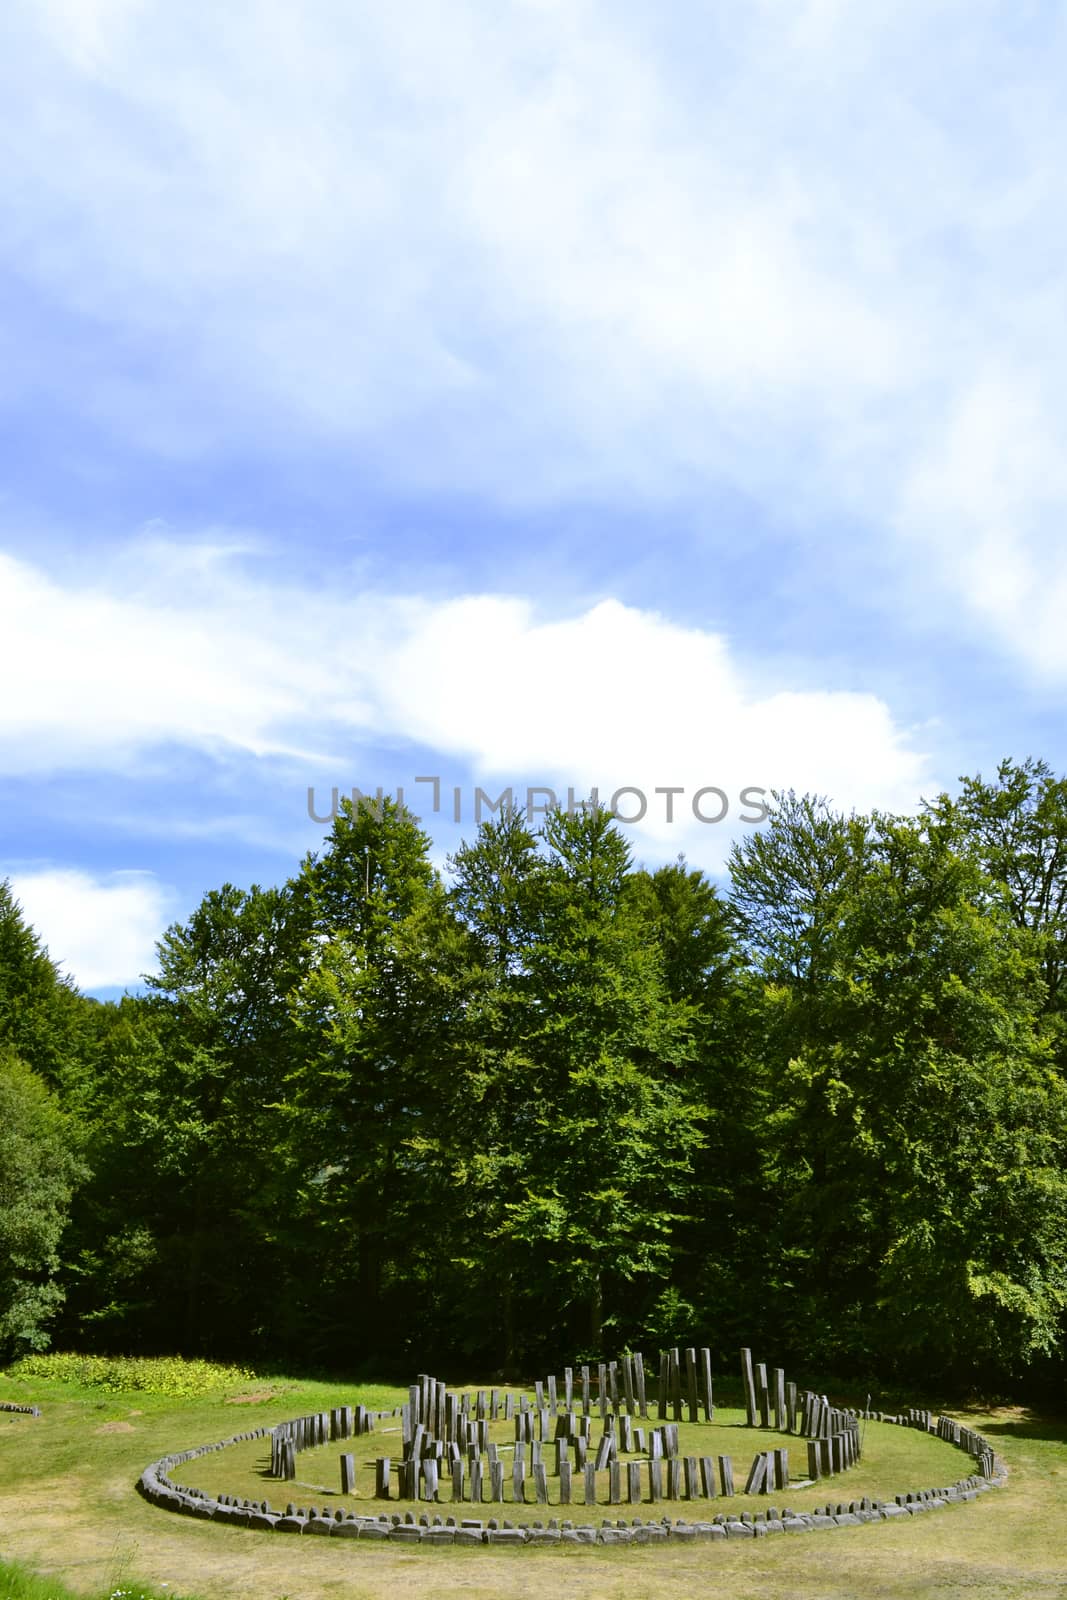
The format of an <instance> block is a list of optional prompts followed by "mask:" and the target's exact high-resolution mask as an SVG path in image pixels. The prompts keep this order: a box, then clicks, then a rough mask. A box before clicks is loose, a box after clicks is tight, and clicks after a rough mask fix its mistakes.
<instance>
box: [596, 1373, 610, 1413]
mask: <svg viewBox="0 0 1067 1600" xmlns="http://www.w3.org/2000/svg"><path fill="white" fill-rule="evenodd" d="M596 1379H597V1398H598V1400H599V1401H600V1415H601V1416H602V1417H606V1416H607V1414H608V1369H607V1367H606V1366H605V1365H604V1363H603V1361H601V1362H600V1363H599V1365H598V1366H597V1369H596Z"/></svg>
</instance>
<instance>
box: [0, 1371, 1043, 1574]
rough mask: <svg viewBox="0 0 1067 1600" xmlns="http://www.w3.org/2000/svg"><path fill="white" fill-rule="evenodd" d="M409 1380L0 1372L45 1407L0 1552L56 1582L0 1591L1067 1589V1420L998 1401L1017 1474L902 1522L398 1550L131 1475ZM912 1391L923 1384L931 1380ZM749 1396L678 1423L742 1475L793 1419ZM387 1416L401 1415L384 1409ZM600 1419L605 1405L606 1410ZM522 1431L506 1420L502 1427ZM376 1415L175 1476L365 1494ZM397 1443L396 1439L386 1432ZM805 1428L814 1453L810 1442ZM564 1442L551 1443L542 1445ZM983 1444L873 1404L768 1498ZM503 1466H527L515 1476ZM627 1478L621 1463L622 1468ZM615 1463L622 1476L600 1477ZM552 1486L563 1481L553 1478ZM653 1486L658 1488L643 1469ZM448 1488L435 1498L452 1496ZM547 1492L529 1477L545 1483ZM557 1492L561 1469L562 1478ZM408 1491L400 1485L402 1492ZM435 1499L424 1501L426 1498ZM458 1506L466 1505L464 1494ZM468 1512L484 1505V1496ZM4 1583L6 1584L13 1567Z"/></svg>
mask: <svg viewBox="0 0 1067 1600" xmlns="http://www.w3.org/2000/svg"><path fill="white" fill-rule="evenodd" d="M405 1397H406V1391H402V1390H399V1389H390V1388H388V1387H383V1386H374V1387H369V1386H359V1387H357V1386H353V1385H347V1384H346V1385H341V1384H332V1383H315V1382H309V1381H301V1380H295V1379H294V1380H288V1379H286V1380H277V1379H275V1380H270V1381H260V1380H257V1381H254V1382H248V1381H245V1382H238V1381H236V1380H234V1381H233V1382H232V1383H231V1384H230V1386H229V1389H228V1391H223V1392H217V1393H213V1394H205V1395H199V1396H198V1395H190V1396H186V1397H184V1398H175V1397H173V1396H160V1395H156V1394H153V1393H150V1392H138V1391H131V1392H128V1393H103V1392H101V1391H100V1390H98V1389H93V1388H89V1387H86V1386H85V1385H83V1384H79V1383H77V1382H62V1383H61V1382H56V1381H51V1380H46V1379H31V1380H26V1381H21V1382H20V1381H16V1380H14V1379H11V1378H8V1379H4V1378H0V1399H3V1400H16V1401H19V1402H23V1403H37V1404H39V1405H40V1406H41V1408H42V1415H41V1416H40V1417H39V1418H33V1417H28V1416H21V1415H13V1414H7V1413H0V1557H2V1558H3V1559H4V1560H5V1561H12V1560H14V1561H17V1562H19V1563H22V1564H23V1566H24V1567H25V1568H26V1569H29V1570H30V1571H32V1572H34V1573H36V1574H39V1575H44V1576H45V1577H46V1578H47V1579H52V1580H56V1581H55V1582H53V1583H51V1584H46V1585H45V1586H43V1587H42V1586H40V1585H39V1584H38V1585H34V1584H31V1585H30V1586H29V1587H27V1586H26V1585H25V1583H24V1580H23V1579H22V1578H21V1577H18V1578H12V1577H10V1575H9V1576H8V1577H5V1576H4V1575H3V1573H2V1572H0V1600H7V1597H8V1596H11V1597H13V1600H14V1597H19V1600H22V1597H23V1596H24V1597H25V1600H59V1596H60V1595H62V1594H64V1590H63V1589H61V1588H59V1587H58V1584H60V1583H61V1584H62V1585H65V1586H66V1588H67V1589H69V1590H70V1591H73V1592H74V1593H75V1594H78V1595H93V1596H104V1595H110V1594H115V1593H116V1592H117V1591H120V1590H122V1591H126V1592H127V1593H128V1594H130V1595H136V1594H138V1593H140V1592H141V1587H140V1586H141V1585H145V1586H146V1590H145V1592H148V1593H151V1594H152V1595H153V1596H154V1597H159V1600H162V1597H171V1596H183V1597H188V1596H197V1597H200V1600H243V1597H245V1596H248V1597H249V1600H251V1597H255V1600H282V1597H287V1600H319V1597H329V1596H333V1595H337V1596H340V1595H345V1596H347V1597H352V1600H358V1597H364V1596H365V1597H385V1596H389V1597H393V1596H400V1597H404V1596H407V1595H414V1594H416V1593H419V1594H421V1593H423V1592H426V1591H428V1590H429V1589H431V1588H432V1590H433V1592H434V1595H435V1597H450V1596H453V1595H454V1596H461V1595H462V1596H464V1597H466V1600H471V1597H474V1600H481V1597H484V1600H490V1597H492V1600H497V1597H498V1596H502V1595H507V1596H509V1597H522V1596H533V1595H534V1594H537V1595H539V1596H540V1595H541V1594H542V1593H544V1592H545V1591H546V1590H548V1591H550V1592H551V1593H552V1594H553V1595H554V1596H556V1595H558V1596H563V1597H567V1596H571V1595H574V1596H578V1595H581V1596H582V1597H583V1600H584V1597H588V1600H623V1597H625V1600H645V1597H648V1600H660V1597H663V1600H666V1597H667V1596H668V1595H671V1596H677V1597H679V1600H683V1597H688V1596H690V1595H694V1594H700V1595H705V1596H709V1597H714V1600H717V1597H719V1596H722V1597H723V1600H725V1597H726V1596H730V1597H731V1600H747V1597H752V1600H756V1597H758V1600H777V1597H779V1596H782V1597H785V1596H789V1600H793V1597H794V1596H796V1595H797V1594H798V1593H801V1594H804V1595H810V1596H813V1597H814V1596H817V1597H818V1600H854V1597H856V1596H863V1597H868V1596H871V1597H882V1596H884V1597H886V1600H896V1597H900V1600H903V1597H913V1596H914V1597H918V1596H927V1595H929V1596H948V1595H960V1596H961V1597H962V1596H964V1595H966V1596H967V1597H968V1600H1008V1597H1016V1596H1017V1597H1022V1596H1024V1595H1025V1596H1034V1597H1037V1600H1041V1597H1044V1596H1049V1597H1051V1596H1056V1597H1057V1600H1063V1597H1064V1595H1065V1594H1067V1576H1065V1574H1067V1517H1065V1512H1067V1427H1065V1426H1064V1425H1062V1424H1061V1423H1059V1422H1057V1421H1055V1420H1054V1419H1052V1418H1046V1417H1040V1416H1037V1415H1035V1414H1033V1413H1030V1412H1025V1411H1021V1410H1012V1409H1001V1410H998V1411H997V1412H995V1413H992V1414H989V1413H985V1414H977V1413H974V1414H968V1415H966V1416H965V1417H964V1416H963V1414H961V1413H959V1412H957V1413H956V1415H959V1416H961V1420H966V1421H967V1422H968V1423H970V1424H971V1425H972V1426H975V1427H978V1428H980V1429H981V1430H982V1431H983V1432H985V1433H986V1434H987V1436H988V1437H989V1438H990V1439H991V1440H992V1441H993V1442H994V1443H995V1446H996V1448H997V1450H998V1452H999V1453H1000V1454H1001V1455H1003V1457H1004V1458H1005V1460H1006V1461H1007V1463H1008V1466H1009V1469H1010V1472H1011V1478H1010V1481H1009V1484H1008V1486H1007V1488H1005V1489H1002V1490H997V1491H993V1492H991V1493H989V1494H987V1495H985V1496H983V1497H982V1498H981V1499H980V1500H979V1501H977V1502H975V1503H973V1504H967V1505H962V1506H956V1507H951V1508H949V1509H948V1510H946V1511H942V1512H939V1513H937V1514H935V1515H931V1516H926V1517H922V1518H918V1519H915V1520H912V1519H908V1521H907V1522H906V1523H905V1522H904V1521H903V1519H902V1520H901V1522H900V1523H893V1524H879V1525H872V1526H868V1527H862V1528H845V1529H839V1530H836V1531H834V1532H832V1533H830V1532H827V1533H813V1534H806V1535H803V1536H800V1535H798V1536H795V1537H778V1538H776V1539H774V1540H764V1541H760V1542H759V1544H758V1545H752V1544H750V1543H748V1542H745V1543H744V1544H740V1543H738V1544H736V1545H735V1544H733V1543H731V1544H728V1545H725V1546H723V1545H719V1544H716V1545H705V1544H700V1545H696V1546H682V1547H671V1546H667V1547H666V1548H663V1547H661V1548H657V1549H655V1550H652V1549H649V1548H622V1549H610V1548H609V1549H604V1548H599V1549H598V1548H589V1549H574V1548H549V1549H535V1550H521V1551H512V1550H499V1549H487V1548H480V1549H474V1550H468V1549H451V1548H444V1549H425V1548H419V1549H403V1548H399V1549H398V1548H394V1547H392V1546H390V1545H388V1544H364V1543H363V1542H361V1541H356V1542H350V1541H343V1542H342V1541H337V1542H335V1541H334V1540H321V1539H316V1540H312V1539H297V1538H294V1537H291V1536H286V1535H282V1534H270V1533H256V1532H252V1531H249V1530H245V1529H237V1528H228V1527H217V1526H212V1525H211V1524H210V1523H204V1522H201V1521H197V1520H195V1519H192V1518H189V1517H179V1516H174V1515H171V1514H168V1513H166V1512H163V1511H160V1510H157V1509H156V1508H154V1507H152V1506H150V1505H148V1504H147V1503H146V1502H145V1501H144V1500H142V1499H141V1497H140V1496H139V1495H138V1494H137V1493H136V1491H135V1489H134V1484H135V1482H136V1479H137V1477H138V1475H139V1473H140V1471H141V1469H142V1468H143V1467H144V1466H145V1465H146V1464H147V1463H148V1462H149V1461H151V1460H154V1459H155V1458H157V1457H159V1456H161V1455H164V1454H167V1453H170V1452H174V1451H177V1450H182V1449H187V1448H190V1447H192V1446H194V1445H198V1444H204V1443H208V1442H211V1441H214V1440H218V1439H222V1438H226V1437H228V1436H230V1435H232V1434H234V1433H236V1432H240V1431H245V1430H247V1429H251V1428H254V1427H259V1426H262V1425H272V1424H273V1423H275V1422H279V1421H283V1420H285V1419H288V1418H290V1417H294V1416H297V1415H303V1414H305V1413H307V1412H310V1411H316V1410H323V1409H327V1408H329V1407H330V1406H337V1405H341V1404H350V1403H361V1404H364V1405H367V1406H371V1407H374V1408H375V1409H378V1408H383V1407H385V1406H387V1405H393V1404H398V1403H400V1401H401V1400H402V1399H404V1398H405ZM913 1398H914V1399H915V1400H916V1401H919V1400H921V1399H922V1398H923V1397H922V1396H921V1395H918V1394H916V1395H915V1396H914V1397H913ZM742 1424H743V1417H742V1415H741V1413H737V1412H733V1411H731V1410H729V1409H726V1410H721V1411H719V1412H717V1415H716V1421H715V1423H714V1424H711V1425H709V1424H701V1425H697V1426H690V1425H688V1424H683V1425H682V1449H683V1453H687V1452H688V1453H697V1454H716V1455H717V1454H730V1455H732V1456H733V1458H734V1467H735V1477H736V1478H738V1479H739V1480H740V1481H741V1483H742V1485H743V1482H744V1476H745V1472H746V1471H747V1467H748V1464H749V1462H750V1460H751V1456H752V1453H753V1451H754V1449H755V1448H756V1447H757V1446H758V1447H761V1448H766V1447H767V1446H768V1445H769V1444H770V1443H772V1442H775V1441H776V1440H777V1436H775V1435H768V1434H763V1433H757V1434H753V1433H751V1432H750V1431H749V1430H747V1429H746V1428H744V1427H743V1425H742ZM383 1426H390V1424H388V1423H387V1424H383ZM594 1427H595V1431H596V1432H597V1433H599V1425H597V1424H595V1425H594ZM509 1434H510V1435H511V1437H512V1438H513V1430H511V1429H510V1428H507V1427H505V1426H504V1425H500V1426H499V1427H498V1429H497V1430H496V1435H495V1436H496V1437H497V1438H498V1439H499V1441H500V1443H501V1444H504V1443H506V1442H507V1439H508V1435H509ZM387 1437H389V1436H383V1435H381V1434H376V1435H369V1436H365V1437H364V1438H363V1439H362V1440H360V1441H351V1442H349V1443H347V1444H346V1445H344V1446H343V1447H342V1446H341V1445H340V1444H337V1445H332V1446H328V1447H324V1448H322V1449H319V1450H315V1451H307V1452H304V1453H302V1454H301V1455H300V1456H299V1457H298V1467H297V1471H298V1479H297V1483H296V1484H295V1485H292V1486H290V1485H286V1484H278V1483H276V1482H274V1481H273V1480H268V1479H266V1478H265V1477H264V1476H263V1469H264V1466H265V1457H266V1451H265V1448H264V1442H263V1441H250V1442H247V1443H246V1444H244V1445H239V1446H235V1447H233V1448H232V1449H230V1450H227V1451H225V1452H218V1453H212V1454H210V1455H208V1456H205V1457H201V1458H199V1459H197V1460H196V1461H191V1462H189V1463H186V1464H185V1465H184V1466H183V1467H182V1468H181V1469H179V1470H178V1471H177V1472H176V1476H177V1477H178V1478H179V1480H180V1481H183V1482H187V1483H193V1484H196V1485H197V1486H199V1487H202V1488H204V1489H206V1490H211V1489H217V1490H221V1489H226V1490H228V1491H229V1492H231V1493H234V1494H237V1495H248V1496H249V1497H250V1498H251V1497H255V1498H257V1499H262V1498H267V1499H269V1500H270V1501H271V1503H272V1504H275V1505H284V1504H285V1503H286V1501H287V1500H290V1499H292V1500H293V1501H294V1502H296V1503H301V1502H302V1501H303V1502H304V1503H307V1504H317V1505H329V1506H330V1508H331V1509H333V1508H334V1507H336V1506H339V1505H348V1506H350V1507H351V1508H352V1509H357V1508H358V1509H361V1510H364V1511H366V1510H369V1509H370V1502H369V1501H368V1500H367V1498H366V1495H367V1488H368V1467H367V1465H366V1463H367V1462H368V1461H370V1460H372V1459H373V1457H374V1455H376V1454H379V1453H393V1454H396V1455H398V1454H399V1449H395V1450H392V1451H389V1452H386V1450H385V1449H384V1446H385V1443H386V1438H387ZM389 1442H390V1444H391V1443H392V1437H389ZM782 1442H789V1443H790V1450H791V1464H792V1466H793V1470H794V1472H796V1471H799V1470H800V1468H801V1466H802V1464H803V1461H804V1455H803V1449H802V1447H800V1448H799V1449H798V1441H797V1440H796V1439H793V1440H792V1441H791V1442H790V1441H788V1440H783V1441H782ZM342 1448H344V1449H346V1450H347V1449H351V1450H353V1452H354V1453H356V1454H357V1455H358V1456H359V1457H360V1459H361V1461H362V1462H363V1465H362V1466H361V1467H360V1469H359V1472H358V1475H357V1497H356V1498H355V1499H353V1500H350V1501H345V1500H343V1499H342V1497H341V1495H340V1492H339V1487H340V1486H339V1473H338V1456H339V1454H340V1451H341V1449H342ZM548 1455H549V1452H547V1451H546V1456H548ZM967 1470H968V1460H967V1458H966V1457H965V1456H963V1455H962V1454H961V1453H960V1452H958V1451H956V1450H954V1449H953V1448H952V1447H951V1446H948V1445H946V1444H944V1443H943V1442H942V1441H940V1440H937V1439H934V1438H929V1437H926V1436H924V1435H922V1434H920V1433H917V1432H916V1431H914V1430H912V1429H903V1428H894V1427H890V1426H888V1425H879V1424H876V1423H870V1424H868V1427H867V1431H866V1440H865V1449H864V1459H863V1461H862V1462H861V1463H859V1464H858V1465H857V1466H856V1467H854V1468H853V1469H852V1470H851V1471H849V1472H847V1473H845V1474H843V1475H842V1476H840V1477H837V1478H835V1479H833V1480H830V1481H829V1482H828V1483H827V1484H826V1485H824V1486H823V1487H822V1488H821V1489H810V1490H808V1489H797V1490H794V1489H790V1490H789V1491H787V1492H786V1493H785V1494H782V1493H778V1494H776V1495H774V1496H771V1497H770V1501H776V1502H779V1503H786V1502H788V1503H789V1504H790V1505H793V1506H795V1507H796V1508H797V1509H803V1508H804V1507H805V1506H810V1505H813V1504H815V1503H817V1502H824V1501H825V1500H826V1499H828V1498H833V1499H835V1500H837V1499H844V1500H848V1499H853V1498H858V1497H859V1496H860V1495H863V1494H871V1495H872V1496H873V1495H880V1496H882V1497H888V1496H889V1495H891V1494H892V1493H894V1492H896V1491H898V1490H904V1489H910V1488H919V1487H928V1486H930V1485H933V1484H939V1483H944V1482H948V1481H951V1480H952V1479H955V1478H957V1477H959V1476H961V1475H963V1474H964V1473H965V1472H967ZM506 1476H508V1477H510V1474H507V1475H506ZM624 1476H625V1475H624ZM603 1477H604V1480H605V1482H606V1474H604V1475H603ZM549 1481H550V1485H553V1486H554V1484H555V1480H554V1479H553V1478H551V1477H550V1480H549ZM645 1481H646V1491H647V1480H645ZM448 1492H449V1491H448V1488H447V1486H446V1488H445V1489H444V1490H443V1492H442V1500H443V1501H444V1502H445V1503H443V1504H442V1505H441V1506H440V1507H439V1508H438V1509H439V1510H440V1512H441V1514H443V1515H449V1514H452V1512H453V1507H452V1506H451V1505H450V1504H449V1503H447V1502H448ZM528 1493H529V1494H530V1496H531V1498H532V1489H530V1488H528ZM550 1494H554V1487H553V1488H550ZM768 1503H769V1501H768V1499H767V1498H764V1497H755V1498H754V1499H753V1500H751V1501H750V1500H747V1499H745V1498H744V1497H743V1496H737V1497H735V1499H734V1500H733V1501H732V1502H729V1504H730V1506H731V1508H732V1509H733V1508H736V1509H742V1508H744V1507H746V1506H747V1507H749V1508H750V1509H763V1508H765V1507H766V1506H767V1505H768ZM724 1504H725V1502H723V1501H722V1500H719V1501H716V1502H710V1503H709V1502H703V1503H702V1505H701V1508H700V1509H699V1511H698V1508H697V1507H687V1506H686V1504H685V1503H684V1502H682V1503H679V1504H678V1505H676V1506H672V1505H670V1504H669V1503H666V1502H664V1503H663V1504H662V1505H659V1506H656V1507H655V1508H654V1510H653V1508H651V1507H649V1506H648V1505H644V1506H642V1507H640V1508H638V1507H636V1506H635V1507H632V1508H631V1507H630V1506H628V1505H624V1506H620V1507H617V1508H609V1507H607V1506H597V1507H596V1508H588V1511H587V1509H586V1508H585V1507H584V1506H582V1505H580V1504H579V1505H574V1506H572V1507H571V1508H570V1511H569V1513H568V1512H563V1513H559V1512H558V1511H557V1509H556V1508H555V1507H550V1508H549V1510H548V1512H547V1513H546V1510H545V1508H544V1507H540V1508H538V1507H536V1506H533V1505H526V1506H514V1507H513V1506H510V1505H506V1506H504V1507H491V1506H488V1505H486V1506H485V1507H483V1509H482V1512H481V1514H482V1515H483V1516H484V1517H489V1516H491V1515H497V1516H500V1517H505V1516H506V1517H508V1518H509V1519H510V1520H512V1521H516V1522H517V1521H519V1520H521V1519H525V1520H532V1519H533V1518H535V1517H538V1516H540V1517H542V1518H544V1517H546V1516H547V1515H560V1514H562V1515H567V1514H569V1515H571V1516H572V1517H573V1520H574V1521H575V1522H581V1521H586V1520H590V1521H592V1520H596V1521H599V1520H600V1519H601V1518H602V1517H605V1516H609V1515H611V1516H626V1517H629V1516H632V1515H635V1514H636V1515H642V1516H644V1517H649V1516H651V1515H655V1516H661V1515H665V1514H666V1515H678V1516H686V1515H687V1514H689V1515H693V1514H694V1513H696V1514H701V1515H712V1514H714V1512H715V1511H718V1510H721V1509H723V1506H724ZM394 1506H395V1508H396V1509H399V1510H403V1509H404V1505H403V1503H402V1502H394ZM420 1509H425V1508H420ZM455 1510H456V1513H457V1514H459V1513H458V1508H455ZM462 1514H463V1515H469V1514H470V1511H469V1508H467V1509H465V1511H464V1512H463V1513H462ZM5 1584H6V1585H7V1586H6V1587H5Z"/></svg>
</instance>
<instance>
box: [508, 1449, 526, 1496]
mask: <svg viewBox="0 0 1067 1600" xmlns="http://www.w3.org/2000/svg"><path fill="white" fill-rule="evenodd" d="M511 1498H512V1499H513V1500H514V1501H515V1503H516V1504H518V1503H519V1502H520V1501H523V1502H525V1499H526V1463H525V1461H523V1460H522V1459H521V1457H520V1458H518V1459H516V1460H515V1461H514V1462H513V1463H512V1467H511Z"/></svg>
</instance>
